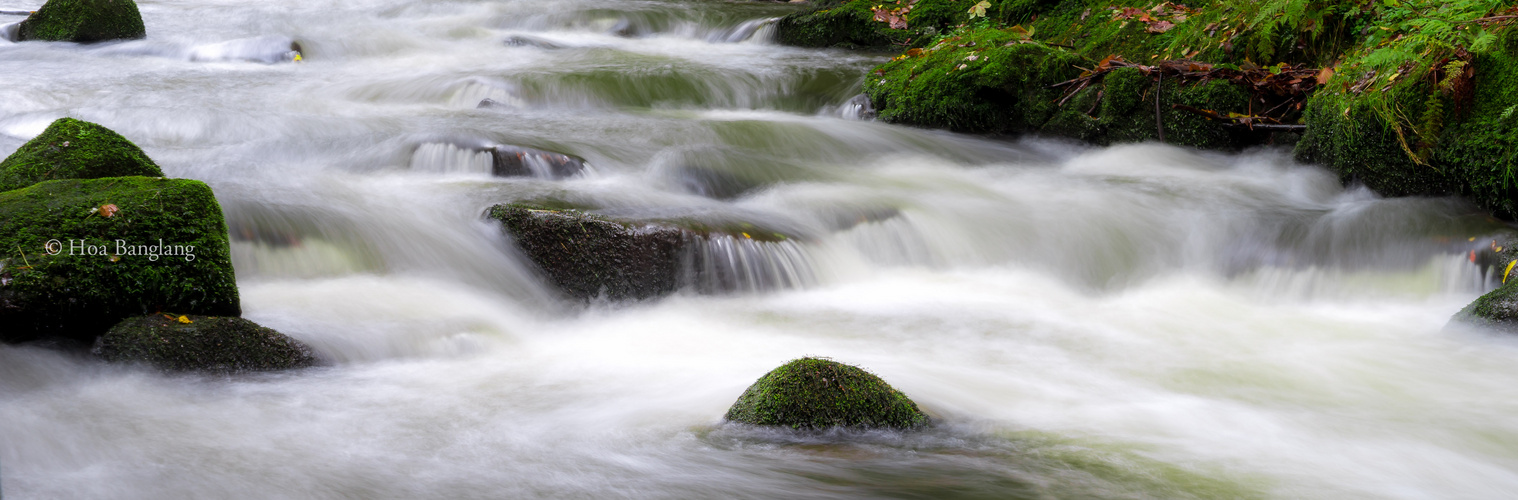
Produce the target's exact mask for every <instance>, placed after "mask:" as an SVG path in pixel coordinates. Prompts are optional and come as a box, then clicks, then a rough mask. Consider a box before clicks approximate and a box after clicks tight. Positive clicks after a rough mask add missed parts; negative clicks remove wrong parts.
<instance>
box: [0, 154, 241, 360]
mask: <svg viewBox="0 0 1518 500" xmlns="http://www.w3.org/2000/svg"><path fill="white" fill-rule="evenodd" d="M55 240H56V242H57V243H54V244H53V245H54V246H51V247H50V246H49V242H50V241H55ZM160 241H161V242H162V243H161V244H162V245H163V246H164V247H160V248H158V249H157V252H156V253H158V254H159V255H158V257H156V258H155V257H153V256H151V255H149V254H150V253H152V252H151V251H152V249H151V248H143V247H153V246H158V245H160ZM176 247H177V248H176ZM190 247H193V250H190V249H189V248H190ZM185 252H192V255H193V258H192V257H190V256H189V255H183V254H184V253H185ZM165 310H173V311H185V312H188V313H194V314H207V315H215V316H237V315H238V314H239V313H240V312H241V310H240V308H239V305H238V296H237V283H236V278H235V276H234V274H233V270H232V261H231V256H230V251H229V247H228V243H227V226H226V222H225V220H224V219H223V218H222V212H221V206H220V205H219V204H217V202H216V197H215V196H214V195H212V193H211V188H210V187H208V186H206V185H205V184H203V183H201V182H199V181H193V180H183V179H163V178H152V177H114V178H107V179H66V180H54V181H47V182H42V183H39V184H36V185H33V186H30V187H26V188H22V189H16V190H11V191H6V192H3V193H0V324H3V325H5V328H4V329H3V330H0V341H6V342H17V341H25V340H32V339H38V338H47V337H66V338H73V339H77V340H79V341H82V342H90V341H92V340H93V339H94V338H95V337H96V336H98V335H100V334H101V333H103V332H105V331H106V330H107V329H108V328H110V327H111V325H114V324H116V323H117V322H118V321H120V320H121V319H122V318H127V317H131V316H140V315H144V314H149V313H153V312H157V311H165Z"/></svg>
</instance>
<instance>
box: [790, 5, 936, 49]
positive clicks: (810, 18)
mask: <svg viewBox="0 0 1518 500" xmlns="http://www.w3.org/2000/svg"><path fill="white" fill-rule="evenodd" d="M874 5H876V4H875V3H872V2H870V1H868V0H852V1H849V2H843V3H832V4H823V5H821V6H819V7H818V8H816V9H814V10H809V11H804V12H797V13H793V14H790V15H787V16H785V17H782V18H780V20H779V21H777V22H776V23H775V39H776V40H777V41H779V42H780V43H781V44H783V45H793V46H796V47H842V48H872V47H873V48H881V47H889V46H892V45H896V44H900V43H903V42H905V41H906V40H907V39H909V38H911V36H912V34H911V33H909V32H907V31H905V30H893V29H891V27H890V25H889V24H886V23H882V22H878V21H875V13H874V12H871V11H870V7H872V6H874Z"/></svg>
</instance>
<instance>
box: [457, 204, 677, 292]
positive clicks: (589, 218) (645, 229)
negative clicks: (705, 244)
mask: <svg viewBox="0 0 1518 500" xmlns="http://www.w3.org/2000/svg"><path fill="white" fill-rule="evenodd" d="M486 216H487V217H489V218H491V219H494V220H496V221H499V222H500V223H501V224H502V225H504V226H505V227H506V229H507V230H508V231H510V232H511V234H512V235H513V236H515V237H516V241H517V245H518V246H520V247H521V249H522V252H523V253H525V254H527V257H528V258H529V259H531V260H532V261H533V262H534V263H536V264H537V265H538V267H539V268H540V269H542V271H543V273H544V274H545V275H547V277H548V279H549V281H551V282H553V284H555V285H557V286H558V287H559V289H560V290H563V291H564V293H566V294H568V295H569V296H571V297H575V298H580V299H591V298H595V297H599V296H603V295H604V296H605V297H606V298H608V299H612V300H622V299H643V298H650V297H657V296H661V295H665V294H668V293H671V292H673V291H675V289H676V288H677V287H678V286H679V284H680V283H679V273H680V255H681V251H682V250H683V249H684V248H685V245H686V244H687V243H686V237H687V234H686V232H685V231H683V230H681V229H678V228H674V227H668V226H659V225H654V224H646V223H635V222H630V221H621V220H616V219H612V218H609V217H604V216H599V215H595V214H591V213H589V212H584V211H580V210H573V209H570V210H553V209H544V208H540V207H535V206H524V205H496V206H493V207H490V209H489V210H488V211H487V212H486Z"/></svg>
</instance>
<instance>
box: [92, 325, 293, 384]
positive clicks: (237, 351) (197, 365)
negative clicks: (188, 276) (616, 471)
mask: <svg viewBox="0 0 1518 500" xmlns="http://www.w3.org/2000/svg"><path fill="white" fill-rule="evenodd" d="M180 317H181V316H178V315H172V314H171V315H165V314H151V315H147V316H139V317H135V318H128V319H126V320H123V321H122V322H120V323H117V324H116V326H114V327H112V328H111V330H110V331H109V332H106V334H105V335H102V336H101V337H100V339H99V340H98V341H97V342H96V343H95V348H94V350H93V351H92V352H93V353H94V354H95V355H96V356H99V357H101V358H102V359H105V360H106V361H112V362H128V363H131V362H138V363H146V364H148V365H152V366H154V367H156V368H158V369H161V370H165V371H206V372H216V373H235V372H246V371H270V370H286V369H291V368H304V367H308V366H313V365H315V364H316V358H315V357H314V356H312V355H311V348H309V347H307V346H306V345H305V344H302V343H301V342H300V341H297V340H295V339H292V338H290V337H287V336H285V335H284V334H281V333H279V332H276V331H274V330H271V329H269V328H265V327H263V326H259V325H258V324H257V323H254V322H252V321H248V320H245V319H242V318H232V317H224V316H220V317H218V316H182V317H183V318H184V320H183V321H181V320H180V319H179V318H180Z"/></svg>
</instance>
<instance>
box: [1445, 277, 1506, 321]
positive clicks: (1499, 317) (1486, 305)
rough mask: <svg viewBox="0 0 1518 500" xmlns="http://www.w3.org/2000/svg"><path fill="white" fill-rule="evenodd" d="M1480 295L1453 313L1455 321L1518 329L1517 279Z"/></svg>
mask: <svg viewBox="0 0 1518 500" xmlns="http://www.w3.org/2000/svg"><path fill="white" fill-rule="evenodd" d="M1512 281H1513V282H1512V283H1508V284H1505V285H1502V286H1501V287H1498V288H1497V289H1496V290H1492V291H1491V292H1489V293H1487V294H1486V295H1482V296H1481V297H1480V298H1478V299H1476V301H1475V302H1471V303H1470V305H1468V306H1465V309H1461V310H1460V312H1459V313H1457V314H1455V320H1456V321H1463V322H1468V323H1472V324H1476V325H1481V326H1486V327H1491V328H1496V329H1499V330H1508V331H1518V279H1515V280H1512Z"/></svg>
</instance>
